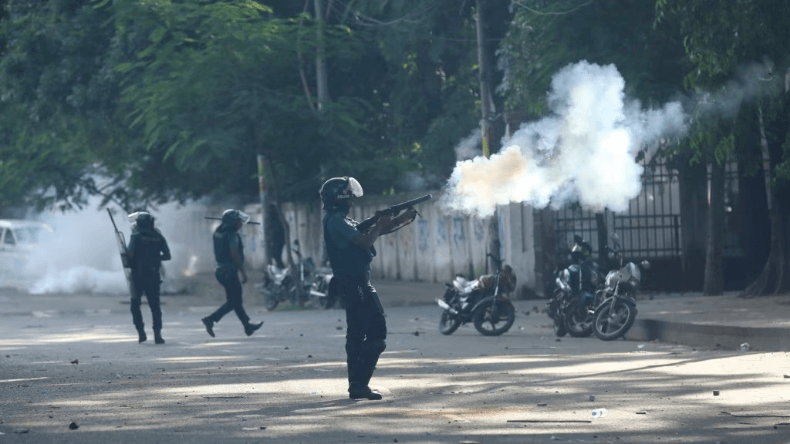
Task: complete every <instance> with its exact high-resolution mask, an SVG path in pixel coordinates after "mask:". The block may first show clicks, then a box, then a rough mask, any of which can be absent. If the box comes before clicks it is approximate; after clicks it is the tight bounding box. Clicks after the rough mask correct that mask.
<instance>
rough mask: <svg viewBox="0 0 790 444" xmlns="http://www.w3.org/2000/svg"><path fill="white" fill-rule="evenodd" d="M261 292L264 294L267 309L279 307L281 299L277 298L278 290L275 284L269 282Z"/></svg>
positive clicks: (264, 303)
mask: <svg viewBox="0 0 790 444" xmlns="http://www.w3.org/2000/svg"><path fill="white" fill-rule="evenodd" d="M261 294H263V308H265V309H266V311H272V310H274V309H275V308H277V304H279V303H280V301H279V300H278V299H277V290H275V289H274V284H273V283H271V282H269V283H267V284H266V286H264V287H263V288H262V289H261Z"/></svg>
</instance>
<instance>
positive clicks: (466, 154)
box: [455, 128, 483, 161]
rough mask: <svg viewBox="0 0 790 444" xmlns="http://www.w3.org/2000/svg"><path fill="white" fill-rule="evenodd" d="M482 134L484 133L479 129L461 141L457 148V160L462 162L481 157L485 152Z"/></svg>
mask: <svg viewBox="0 0 790 444" xmlns="http://www.w3.org/2000/svg"><path fill="white" fill-rule="evenodd" d="M482 134H483V133H482V131H480V128H478V129H476V130H474V131H472V134H470V135H469V136H467V137H466V138H465V139H463V140H461V142H459V143H458V145H456V147H455V160H458V161H461V160H467V159H472V158H474V157H477V156H479V155H480V154H481V153H482V152H483V147H482V141H483V137H482Z"/></svg>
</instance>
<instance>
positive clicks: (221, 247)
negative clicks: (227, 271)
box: [213, 230, 244, 269]
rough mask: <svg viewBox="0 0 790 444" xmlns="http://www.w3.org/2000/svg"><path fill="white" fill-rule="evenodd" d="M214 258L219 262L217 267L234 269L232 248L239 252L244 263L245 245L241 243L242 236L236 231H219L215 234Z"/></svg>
mask: <svg viewBox="0 0 790 444" xmlns="http://www.w3.org/2000/svg"><path fill="white" fill-rule="evenodd" d="M213 240H214V258H215V259H216V260H217V267H233V268H234V269H235V268H236V263H235V262H233V257H232V256H231V255H230V250H231V248H233V249H236V250H237V251H238V252H239V256H240V257H241V260H242V262H243V261H244V244H242V242H241V235H239V232H238V231H235V230H217V231H215V232H214V236H213Z"/></svg>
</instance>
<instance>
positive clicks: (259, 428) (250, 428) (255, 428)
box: [242, 427, 266, 431]
mask: <svg viewBox="0 0 790 444" xmlns="http://www.w3.org/2000/svg"><path fill="white" fill-rule="evenodd" d="M242 430H247V431H250V430H266V427H242Z"/></svg>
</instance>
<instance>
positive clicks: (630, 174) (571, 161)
mask: <svg viewBox="0 0 790 444" xmlns="http://www.w3.org/2000/svg"><path fill="white" fill-rule="evenodd" d="M624 88H625V81H624V80H623V77H622V76H621V75H620V73H619V72H618V71H617V68H616V67H615V66H614V65H607V66H600V65H596V64H591V63H588V62H586V61H582V62H579V63H576V64H572V65H569V66H567V67H565V68H563V69H562V70H560V71H559V72H557V73H556V74H555V75H554V77H553V78H552V82H551V90H550V92H549V96H548V104H549V108H550V110H551V115H549V116H547V117H545V118H543V119H541V120H539V121H536V122H530V123H525V124H523V125H522V126H521V128H520V129H519V130H518V131H516V133H515V134H514V135H513V137H512V138H511V139H510V140H507V141H505V143H504V144H503V146H504V147H505V148H504V149H503V150H502V151H501V152H499V153H497V154H494V155H492V156H491V158H490V159H486V158H484V157H482V156H478V157H475V158H474V159H470V160H463V161H459V162H458V163H457V164H456V166H455V169H454V171H453V173H452V175H451V177H450V179H449V181H448V184H447V187H446V195H445V196H444V199H443V204H444V205H445V206H446V207H447V208H448V209H450V210H454V211H462V212H465V213H472V214H476V215H479V216H483V217H485V216H489V215H491V214H492V213H493V211H494V209H495V207H496V205H504V204H507V203H510V202H527V203H529V204H531V205H533V206H535V207H545V206H547V205H549V204H552V205H553V206H555V207H561V206H562V205H564V204H565V203H568V202H570V201H578V202H579V203H580V204H581V205H582V206H584V207H587V208H591V209H601V208H604V207H607V208H609V209H611V210H614V211H623V210H625V209H626V208H627V207H628V201H629V200H631V199H633V198H634V197H636V196H637V195H638V194H639V192H640V190H641V175H642V170H643V168H642V166H640V165H639V164H638V163H637V162H636V160H635V158H636V155H637V152H638V151H639V150H640V149H645V148H647V149H652V148H654V147H656V144H657V142H658V141H659V140H660V138H662V137H668V136H671V135H677V134H681V133H683V132H684V131H685V129H686V123H685V122H686V117H685V114H684V112H683V109H682V107H681V105H680V103H679V102H672V103H669V104H667V105H665V106H663V107H662V108H660V109H649V110H645V109H643V108H642V106H641V104H640V103H639V102H638V101H634V100H626V97H625V93H624Z"/></svg>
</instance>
